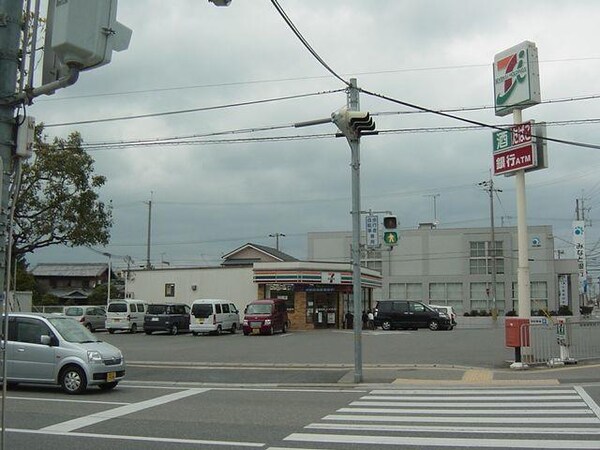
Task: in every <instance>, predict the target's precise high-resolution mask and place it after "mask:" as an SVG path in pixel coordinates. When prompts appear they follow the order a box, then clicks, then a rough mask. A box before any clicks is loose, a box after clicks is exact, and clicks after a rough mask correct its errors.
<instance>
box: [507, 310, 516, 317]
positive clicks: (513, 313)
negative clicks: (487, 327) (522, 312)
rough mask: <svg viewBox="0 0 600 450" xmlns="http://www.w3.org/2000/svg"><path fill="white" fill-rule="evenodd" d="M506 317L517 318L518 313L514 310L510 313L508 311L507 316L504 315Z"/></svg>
mask: <svg viewBox="0 0 600 450" xmlns="http://www.w3.org/2000/svg"><path fill="white" fill-rule="evenodd" d="M504 315H505V316H506V317H516V315H517V312H516V311H515V310H514V309H511V310H510V311H506V314H504Z"/></svg>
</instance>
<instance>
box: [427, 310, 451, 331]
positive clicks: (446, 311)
mask: <svg viewBox="0 0 600 450" xmlns="http://www.w3.org/2000/svg"><path fill="white" fill-rule="evenodd" d="M429 307H430V308H433V309H435V310H436V311H437V312H440V313H442V314H446V315H447V316H448V318H449V319H450V324H451V328H449V329H450V330H451V329H452V328H454V327H455V326H456V313H455V312H454V308H452V306H447V305H429Z"/></svg>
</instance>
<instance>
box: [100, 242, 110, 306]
mask: <svg viewBox="0 0 600 450" xmlns="http://www.w3.org/2000/svg"><path fill="white" fill-rule="evenodd" d="M102 254H103V255H104V256H106V257H107V258H108V279H107V282H108V288H107V289H106V309H108V304H109V303H110V273H111V272H112V255H111V254H110V253H102Z"/></svg>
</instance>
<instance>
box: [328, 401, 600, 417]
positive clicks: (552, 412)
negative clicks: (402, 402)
mask: <svg viewBox="0 0 600 450" xmlns="http://www.w3.org/2000/svg"><path fill="white" fill-rule="evenodd" d="M438 406H444V405H443V404H442V405H438ZM337 412H339V413H362V414H421V415H423V414H430V415H440V416H444V415H445V416H452V415H455V416H457V415H458V416H463V415H464V416H470V415H479V414H481V415H493V414H498V415H501V416H504V415H506V416H518V415H525V416H529V415H532V416H533V415H536V416H537V415H540V416H543V415H556V414H563V415H575V414H579V415H581V414H594V413H593V412H592V411H590V410H589V409H587V408H585V409H572V408H569V409H558V408H553V409H534V408H528V409H527V410H523V409H522V408H521V409H463V408H457V409H435V410H431V409H417V408H406V409H400V408H340V409H338V410H337Z"/></svg>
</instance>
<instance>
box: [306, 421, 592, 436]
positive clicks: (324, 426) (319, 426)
mask: <svg viewBox="0 0 600 450" xmlns="http://www.w3.org/2000/svg"><path fill="white" fill-rule="evenodd" d="M304 428H306V429H310V430H360V431H384V432H385V431H392V432H398V431H412V432H417V433H482V434H489V433H501V434H547V433H548V430H551V431H552V433H553V434H582V433H587V434H600V428H584V427H571V428H548V427H527V428H525V427H464V426H444V425H439V426H435V425H431V426H427V425H371V424H362V423H311V424H310V425H307V426H305V427H304Z"/></svg>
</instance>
